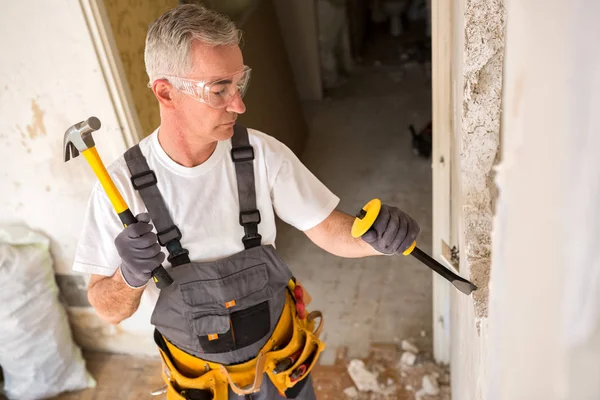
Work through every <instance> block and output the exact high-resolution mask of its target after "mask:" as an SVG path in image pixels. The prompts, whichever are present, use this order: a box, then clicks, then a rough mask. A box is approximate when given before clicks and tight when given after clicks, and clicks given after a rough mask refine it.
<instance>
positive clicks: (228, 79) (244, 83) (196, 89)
mask: <svg viewBox="0 0 600 400" xmlns="http://www.w3.org/2000/svg"><path fill="white" fill-rule="evenodd" d="M251 71H252V69H251V68H250V67H248V66H244V69H243V70H241V71H239V72H236V73H235V74H232V75H229V76H225V77H220V78H218V79H214V80H210V81H206V80H202V81H196V80H193V79H185V78H180V77H177V76H164V79H167V80H168V81H169V82H170V83H171V84H172V85H173V86H174V87H175V88H176V89H178V90H181V91H182V92H183V93H185V94H187V95H190V96H192V97H193V98H195V99H196V100H198V101H199V102H201V103H205V104H208V105H209V106H211V107H213V108H225V107H227V106H228V105H229V103H231V101H232V100H233V98H234V97H235V96H236V94H237V93H239V94H240V97H244V94H245V93H246V90H247V89H248V83H249V82H250V72H251Z"/></svg>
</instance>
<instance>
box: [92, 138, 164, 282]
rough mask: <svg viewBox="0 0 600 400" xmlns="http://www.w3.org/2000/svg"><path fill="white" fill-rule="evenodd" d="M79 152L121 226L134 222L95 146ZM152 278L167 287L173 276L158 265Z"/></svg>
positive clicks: (133, 217) (134, 219)
mask: <svg viewBox="0 0 600 400" xmlns="http://www.w3.org/2000/svg"><path fill="white" fill-rule="evenodd" d="M81 154H82V155H83V156H84V157H85V159H86V160H87V162H88V163H89V164H90V166H91V167H92V170H93V171H94V173H95V174H96V176H97V177H98V180H99V181H100V184H101V185H102V187H103V188H104V191H105V192H106V195H107V196H108V199H109V200H110V202H111V204H112V206H113V208H114V209H115V212H116V213H117V215H118V216H119V219H120V220H121V222H122V223H123V226H125V227H127V226H129V225H131V224H134V223H136V222H137V219H136V218H135V216H134V215H133V213H132V212H131V210H129V207H128V206H127V204H126V203H125V200H123V196H121V193H119V191H118V189H117V187H116V186H115V183H114V182H113V180H112V179H111V177H110V175H109V174H108V171H107V170H106V167H104V163H103V162H102V160H101V159H100V156H99V155H98V151H96V147H90V148H89V149H87V150H84V151H82V152H81ZM152 279H153V280H154V283H155V284H156V287H158V288H159V289H164V288H166V287H169V286H171V284H172V283H173V278H172V277H171V275H169V273H168V272H167V270H165V268H164V267H163V266H162V265H159V266H158V267H156V268H155V269H154V271H152Z"/></svg>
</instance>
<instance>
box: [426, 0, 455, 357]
mask: <svg viewBox="0 0 600 400" xmlns="http://www.w3.org/2000/svg"><path fill="white" fill-rule="evenodd" d="M453 11H454V10H453V2H451V1H447V0H433V1H432V3H431V34H432V35H431V38H432V46H431V47H432V98H433V103H432V114H433V115H432V118H433V149H432V150H433V151H432V168H433V175H432V181H433V253H434V254H433V255H434V257H435V258H437V259H438V260H440V259H441V258H442V245H441V244H442V241H446V242H448V243H451V241H450V239H451V230H452V229H451V227H452V208H451V196H452V191H451V184H452V178H451V177H452V174H451V171H452V161H453V160H452V158H453V153H452V141H453V137H454V104H453V101H452V100H453V68H452V65H453V63H452V60H453V58H452V52H453V46H452V42H453V37H454V36H453ZM433 336H434V356H435V359H436V361H438V362H441V363H449V362H450V289H449V285H448V284H447V282H446V281H445V280H444V279H443V278H441V277H439V276H437V274H434V277H433Z"/></svg>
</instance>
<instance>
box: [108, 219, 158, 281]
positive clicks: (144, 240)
mask: <svg viewBox="0 0 600 400" xmlns="http://www.w3.org/2000/svg"><path fill="white" fill-rule="evenodd" d="M136 218H137V220H138V222H136V223H135V224H131V225H129V226H128V227H127V228H125V229H123V231H122V232H121V233H119V234H118V235H117V237H116V238H115V246H116V248H117V252H118V253H119V256H120V257H121V275H122V276H123V279H124V280H125V283H127V284H128V285H129V286H131V287H133V288H139V287H142V286H144V285H145V284H146V283H148V281H149V280H150V278H151V277H152V271H153V270H154V269H155V268H156V267H158V266H159V265H160V264H161V263H162V262H163V261H164V260H165V255H164V253H163V252H162V251H161V247H160V244H159V243H158V237H157V236H156V234H155V233H154V232H152V225H151V224H149V222H150V216H149V215H148V213H142V214H138V215H137V216H136Z"/></svg>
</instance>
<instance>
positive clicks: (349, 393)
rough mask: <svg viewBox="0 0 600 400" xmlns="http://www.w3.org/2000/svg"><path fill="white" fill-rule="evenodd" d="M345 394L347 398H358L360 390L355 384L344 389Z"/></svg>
mask: <svg viewBox="0 0 600 400" xmlns="http://www.w3.org/2000/svg"><path fill="white" fill-rule="evenodd" d="M344 394H345V395H346V398H347V399H356V398H358V390H356V388H355V387H354V386H350V387H347V388H346V389H344Z"/></svg>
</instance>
